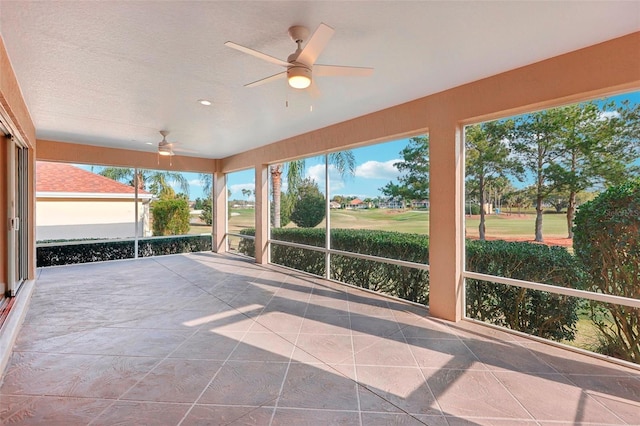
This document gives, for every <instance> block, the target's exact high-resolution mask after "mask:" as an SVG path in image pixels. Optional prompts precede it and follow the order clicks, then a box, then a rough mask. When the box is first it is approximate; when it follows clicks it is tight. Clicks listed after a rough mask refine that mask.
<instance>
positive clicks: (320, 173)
mask: <svg viewBox="0 0 640 426" xmlns="http://www.w3.org/2000/svg"><path fill="white" fill-rule="evenodd" d="M306 177H307V178H310V179H312V180H313V181H314V182H316V183H317V184H318V186H319V187H320V191H322V192H323V193H324V186H325V178H324V164H317V165H315V166H311V167H309V168H308V169H307V172H306ZM329 187H330V188H329V191H331V192H332V193H333V192H335V191H337V190H339V189H342V188H344V180H343V179H342V176H340V173H339V172H338V170H337V169H336V167H335V166H333V165H329Z"/></svg>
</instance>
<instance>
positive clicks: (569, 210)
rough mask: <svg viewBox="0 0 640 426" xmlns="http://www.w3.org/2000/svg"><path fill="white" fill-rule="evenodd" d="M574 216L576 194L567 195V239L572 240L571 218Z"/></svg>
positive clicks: (572, 192) (573, 192)
mask: <svg viewBox="0 0 640 426" xmlns="http://www.w3.org/2000/svg"><path fill="white" fill-rule="evenodd" d="M575 214H576V192H575V191H571V192H570V193H569V204H568V205H567V229H568V230H569V231H568V236H567V238H573V218H574V216H575Z"/></svg>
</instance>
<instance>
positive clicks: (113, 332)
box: [0, 253, 640, 426]
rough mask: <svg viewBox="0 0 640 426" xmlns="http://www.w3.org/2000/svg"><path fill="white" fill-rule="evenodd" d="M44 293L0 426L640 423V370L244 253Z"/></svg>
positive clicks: (83, 271) (70, 277) (117, 269)
mask: <svg viewBox="0 0 640 426" xmlns="http://www.w3.org/2000/svg"><path fill="white" fill-rule="evenodd" d="M36 286H37V287H36V290H35V293H34V296H33V298H32V301H31V304H30V308H29V312H28V314H27V317H26V320H25V322H24V325H23V327H22V330H21V334H20V336H19V338H18V341H17V343H16V346H15V348H14V353H13V355H12V359H11V361H10V364H9V366H8V367H7V370H6V372H5V375H4V377H3V382H2V386H1V387H0V423H2V424H16V425H17V424H37V425H65V426H67V425H76V424H77V425H113V424H127V425H156V424H157V425H185V426H186V425H227V424H233V425H236V424H237V425H322V426H324V425H330V424H344V425H391V424H401V425H414V424H415V425H418V424H427V425H520V424H523V425H549V426H550V425H556V426H557V425H573V424H591V425H612V424H616V425H617V424H640V374H639V373H638V371H636V370H631V369H625V368H623V367H619V366H616V365H614V364H610V363H607V362H603V361H599V360H595V359H593V358H590V357H587V356H581V355H577V354H575V353H572V352H568V351H565V350H562V349H558V348H554V347H551V346H548V345H544V344H540V343H537V342H534V341H530V340H528V339H524V338H521V337H517V336H513V335H510V334H507V333H503V332H500V331H496V330H493V329H490V328H487V327H484V326H481V325H477V324H474V323H470V322H465V321H462V322H460V323H456V324H454V323H447V322H444V321H440V320H437V319H433V318H430V317H429V315H428V312H427V310H425V309H422V308H418V307H415V306H412V305H409V304H404V303H402V302H398V301H394V300H390V299H386V298H383V297H380V296H377V295H372V294H369V293H367V292H364V291H361V290H358V289H353V288H349V287H345V286H340V285H337V284H334V283H330V282H326V281H323V280H320V279H314V278H310V277H307V276H303V275H301V274H297V273H292V272H289V271H286V270H282V269H279V268H276V267H261V266H257V265H255V264H253V263H251V262H248V261H246V260H243V259H241V258H237V257H234V256H220V255H216V254H212V253H198V254H189V255H175V256H164V257H158V258H151V259H139V260H130V261H116V262H106V263H96V264H86V265H73V266H65V267H55V268H48V269H43V270H39V279H38V282H37V284H36Z"/></svg>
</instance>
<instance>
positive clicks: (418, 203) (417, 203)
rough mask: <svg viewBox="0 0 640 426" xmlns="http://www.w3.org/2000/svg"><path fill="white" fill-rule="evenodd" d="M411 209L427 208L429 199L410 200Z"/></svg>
mask: <svg viewBox="0 0 640 426" xmlns="http://www.w3.org/2000/svg"><path fill="white" fill-rule="evenodd" d="M411 208H412V209H428V208H429V200H411Z"/></svg>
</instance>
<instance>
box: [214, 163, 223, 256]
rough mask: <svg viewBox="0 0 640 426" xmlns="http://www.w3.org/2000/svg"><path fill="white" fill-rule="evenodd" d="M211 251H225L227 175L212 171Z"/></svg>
mask: <svg viewBox="0 0 640 426" xmlns="http://www.w3.org/2000/svg"><path fill="white" fill-rule="evenodd" d="M212 190H213V194H212V197H213V200H212V201H213V206H212V212H211V213H212V215H213V223H212V226H213V229H212V232H213V239H212V241H213V247H212V249H213V251H214V252H215V253H225V252H226V251H227V243H226V240H225V236H226V233H227V177H226V176H225V174H224V173H221V172H214V173H213V188H212Z"/></svg>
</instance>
